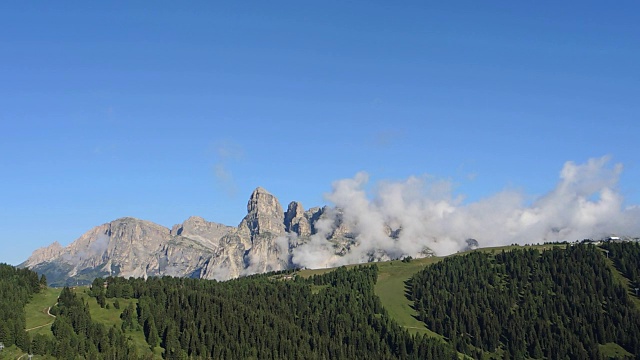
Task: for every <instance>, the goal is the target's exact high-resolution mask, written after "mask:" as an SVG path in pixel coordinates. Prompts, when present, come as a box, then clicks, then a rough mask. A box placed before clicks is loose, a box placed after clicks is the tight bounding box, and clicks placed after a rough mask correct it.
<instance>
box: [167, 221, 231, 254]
mask: <svg viewBox="0 0 640 360" xmlns="http://www.w3.org/2000/svg"><path fill="white" fill-rule="evenodd" d="M234 229H235V228H234V227H232V226H227V225H223V224H218V223H215V222H209V221H207V220H205V219H203V218H201V217H199V216H192V217H190V218H188V219H187V220H186V221H185V222H183V223H182V224H177V225H174V226H173V228H171V235H173V236H182V237H185V238H189V239H193V240H196V241H198V242H200V243H202V244H203V245H205V246H214V247H216V246H218V243H219V241H220V239H221V238H222V237H223V236H225V235H227V234H228V233H230V232H231V231H233V230H234Z"/></svg>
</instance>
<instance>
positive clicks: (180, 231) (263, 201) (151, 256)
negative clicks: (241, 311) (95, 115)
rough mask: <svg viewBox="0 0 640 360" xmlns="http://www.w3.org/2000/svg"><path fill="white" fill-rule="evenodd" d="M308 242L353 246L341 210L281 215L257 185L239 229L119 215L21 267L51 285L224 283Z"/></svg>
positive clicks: (282, 265) (295, 206)
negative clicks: (154, 279) (174, 279)
mask: <svg viewBox="0 0 640 360" xmlns="http://www.w3.org/2000/svg"><path fill="white" fill-rule="evenodd" d="M389 232H390V236H392V237H393V234H391V230H390V229H389ZM396 236H397V234H396ZM312 239H313V241H314V244H315V245H317V241H320V242H322V243H324V242H325V241H326V248H327V249H331V250H330V251H331V252H333V253H334V255H335V256H341V255H345V254H347V253H348V252H349V251H350V250H351V249H352V248H353V247H354V246H358V243H357V240H356V239H357V234H354V233H353V231H352V230H351V229H350V227H349V225H348V224H347V223H345V222H344V221H343V215H342V211H341V210H340V209H334V208H328V207H326V206H325V207H323V208H319V207H315V208H311V209H309V210H307V211H305V210H304V208H303V206H302V204H301V203H299V202H291V203H290V204H289V206H288V207H287V211H286V212H284V211H283V209H282V206H281V205H280V202H279V201H278V199H277V198H276V197H275V196H273V195H272V194H270V193H269V192H268V191H266V190H265V189H263V188H260V187H259V188H257V189H255V190H254V191H253V193H252V194H251V196H250V198H249V201H248V203H247V215H246V216H245V217H244V218H243V219H242V221H241V222H240V224H239V225H238V226H237V227H231V226H226V225H222V224H218V223H214V222H209V221H206V220H205V219H203V218H201V217H198V216H192V217H190V218H189V219H187V220H186V221H184V222H183V223H182V224H177V225H174V226H173V227H172V228H171V230H169V229H168V228H166V227H163V226H160V225H158V224H155V223H152V222H150V221H145V220H139V219H135V218H130V217H125V218H121V219H117V220H114V221H112V222H110V223H106V224H103V225H100V226H97V227H95V228H93V229H91V230H89V231H88V232H87V233H85V234H83V235H82V236H81V237H80V238H78V239H77V240H76V241H74V242H73V243H71V244H70V245H68V246H67V247H64V248H63V247H62V246H61V245H60V244H59V243H57V242H56V243H53V244H51V245H50V246H48V247H45V248H41V249H38V250H36V251H34V252H33V254H32V255H31V257H29V259H28V260H27V261H25V262H24V263H23V264H21V266H23V267H29V268H31V269H33V270H35V271H37V272H40V273H44V274H45V275H46V276H47V279H48V280H49V282H50V284H52V285H65V284H76V283H90V282H91V281H93V279H94V278H95V277H98V276H108V275H117V276H124V277H130V276H133V277H147V276H164V275H170V276H181V277H194V278H204V279H217V280H227V279H230V278H235V277H238V276H243V275H248V274H253V273H261V272H267V271H275V270H282V269H286V268H289V267H292V266H293V265H294V264H293V263H292V250H293V249H295V248H296V247H297V246H300V245H303V244H305V243H307V242H309V241H312ZM318 239H319V240H318ZM322 246H324V245H322ZM383 255H384V254H383ZM383 255H381V256H378V254H372V257H371V259H373V260H379V259H383V258H384V257H383Z"/></svg>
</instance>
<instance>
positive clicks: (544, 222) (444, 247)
mask: <svg viewBox="0 0 640 360" xmlns="http://www.w3.org/2000/svg"><path fill="white" fill-rule="evenodd" d="M609 161H610V160H609V158H608V157H602V158H596V159H590V160H589V161H587V163H585V164H575V163H573V162H571V161H569V162H566V163H565V164H564V166H563V168H562V170H561V172H560V179H559V182H558V184H557V185H556V187H555V188H554V189H552V190H551V191H549V192H548V193H547V194H545V195H544V196H542V197H540V198H538V199H536V200H535V201H533V202H532V203H527V201H526V199H528V198H529V197H527V196H525V194H523V193H521V192H518V191H513V190H505V191H501V192H499V193H497V194H495V195H493V196H491V197H489V198H486V199H483V200H480V201H477V202H472V203H468V204H463V202H462V197H461V196H454V194H453V192H452V187H451V184H450V183H449V182H446V181H440V182H438V181H435V182H434V181H431V180H430V179H429V178H428V177H410V178H408V179H406V180H404V181H401V182H383V183H380V184H378V185H377V186H376V187H375V190H374V191H373V192H372V193H367V191H366V190H365V188H366V185H367V183H368V181H369V177H368V175H367V174H366V173H364V172H361V173H358V174H356V175H355V177H354V178H352V179H343V180H338V181H335V182H334V183H333V186H332V187H333V189H332V191H331V192H330V193H328V194H326V196H325V197H326V199H327V200H328V201H330V202H332V203H333V204H334V205H335V206H337V207H338V208H340V209H342V210H343V215H342V217H343V221H344V222H345V223H346V224H348V226H349V227H350V228H351V229H352V230H353V231H354V232H355V233H356V234H357V237H356V239H357V242H358V243H359V246H358V247H355V248H352V249H351V252H350V253H349V254H347V255H346V256H345V257H336V256H334V255H333V249H331V248H330V247H328V245H327V242H326V241H325V240H324V239H325V238H326V236H327V235H328V234H330V233H331V231H333V228H332V227H333V226H335V225H334V222H333V219H332V218H331V217H328V218H327V219H326V220H325V222H320V223H318V228H319V232H318V234H316V235H315V236H313V237H312V239H311V241H310V242H308V243H306V244H304V245H301V246H299V247H297V248H296V249H294V252H293V258H292V261H293V262H294V263H295V264H298V265H301V266H307V267H311V268H313V267H323V266H334V265H341V264H343V263H354V262H363V261H366V260H367V258H368V257H369V256H370V254H371V253H372V252H375V251H379V250H383V251H384V252H386V253H387V254H389V255H390V256H391V257H396V256H402V255H412V256H414V255H416V254H417V253H419V252H420V251H422V250H423V249H424V248H425V247H428V248H430V249H432V250H433V251H435V252H436V254H438V255H447V254H451V253H454V252H456V251H459V250H461V249H463V248H464V247H465V246H466V243H465V241H466V239H469V238H475V239H477V240H478V241H479V243H480V245H481V246H497V245H506V244H512V243H520V244H525V243H539V242H545V241H561V240H569V241H572V240H578V239H583V238H600V237H603V236H607V235H610V234H619V235H634V236H637V235H638V233H640V221H638V220H640V208H639V207H637V206H632V207H627V208H623V198H622V196H621V195H620V193H619V192H618V191H617V189H616V185H617V183H618V178H619V176H620V173H621V171H622V166H621V165H620V164H615V165H612V166H611V165H610V164H609ZM387 226H388V227H390V228H391V230H392V231H393V230H397V229H401V230H400V232H399V237H398V238H397V239H394V238H392V237H389V236H388V228H387Z"/></svg>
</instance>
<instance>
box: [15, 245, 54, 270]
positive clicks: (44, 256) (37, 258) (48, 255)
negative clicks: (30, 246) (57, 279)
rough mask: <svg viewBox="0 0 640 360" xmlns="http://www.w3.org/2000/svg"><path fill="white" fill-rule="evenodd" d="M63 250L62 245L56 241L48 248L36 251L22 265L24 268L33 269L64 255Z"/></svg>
mask: <svg viewBox="0 0 640 360" xmlns="http://www.w3.org/2000/svg"><path fill="white" fill-rule="evenodd" d="M63 249H64V248H63V247H62V245H60V243H59V242H57V241H56V242H54V243H53V244H51V245H49V246H47V247H43V248H40V249H37V250H36V251H34V252H33V254H31V256H30V257H29V259H27V261H25V262H24V263H22V266H24V267H32V266H35V265H37V264H40V263H42V262H45V261H47V260H49V259H52V258H55V257H57V256H58V255H60V254H61V253H62V250H63Z"/></svg>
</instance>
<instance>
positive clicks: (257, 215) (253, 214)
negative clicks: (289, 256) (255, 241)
mask: <svg viewBox="0 0 640 360" xmlns="http://www.w3.org/2000/svg"><path fill="white" fill-rule="evenodd" d="M243 222H246V224H247V226H248V228H249V231H250V232H251V234H252V235H257V234H259V233H264V232H269V233H272V234H283V233H284V211H283V210H282V205H280V202H279V201H278V199H277V198H276V197H275V196H273V195H271V193H269V192H268V191H267V190H265V189H263V188H261V187H258V188H256V189H255V190H254V191H253V193H251V197H249V202H248V203H247V216H246V217H245V219H244V220H243Z"/></svg>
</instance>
